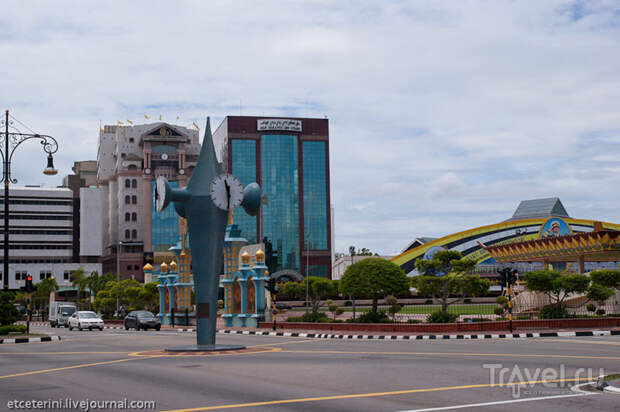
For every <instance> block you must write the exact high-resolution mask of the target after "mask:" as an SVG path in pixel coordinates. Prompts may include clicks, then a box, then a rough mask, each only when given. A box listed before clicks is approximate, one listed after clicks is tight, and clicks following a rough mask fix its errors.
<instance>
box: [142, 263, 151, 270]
mask: <svg viewBox="0 0 620 412" xmlns="http://www.w3.org/2000/svg"><path fill="white" fill-rule="evenodd" d="M142 270H143V271H145V272H152V271H153V266H151V264H150V263H147V264H146V265H144V267H143V268H142Z"/></svg>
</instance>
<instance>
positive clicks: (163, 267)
mask: <svg viewBox="0 0 620 412" xmlns="http://www.w3.org/2000/svg"><path fill="white" fill-rule="evenodd" d="M159 268H160V270H161V272H162V273H164V272H167V271H168V265H166V262H163V263H162V264H161V265H160V266H159Z"/></svg>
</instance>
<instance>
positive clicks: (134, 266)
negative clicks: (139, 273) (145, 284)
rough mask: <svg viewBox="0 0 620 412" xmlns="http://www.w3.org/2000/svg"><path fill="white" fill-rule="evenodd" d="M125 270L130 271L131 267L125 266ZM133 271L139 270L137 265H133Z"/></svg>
mask: <svg viewBox="0 0 620 412" xmlns="http://www.w3.org/2000/svg"><path fill="white" fill-rule="evenodd" d="M127 270H132V269H131V265H127ZM133 270H140V266H138V265H133Z"/></svg>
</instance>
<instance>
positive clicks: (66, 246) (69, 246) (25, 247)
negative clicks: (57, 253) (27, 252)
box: [9, 244, 72, 249]
mask: <svg viewBox="0 0 620 412" xmlns="http://www.w3.org/2000/svg"><path fill="white" fill-rule="evenodd" d="M71 248H72V246H71V245H15V244H9V249H71Z"/></svg>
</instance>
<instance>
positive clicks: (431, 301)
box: [424, 299, 433, 305]
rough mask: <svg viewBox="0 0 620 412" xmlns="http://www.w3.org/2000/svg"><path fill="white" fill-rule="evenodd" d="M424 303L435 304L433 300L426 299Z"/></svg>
mask: <svg viewBox="0 0 620 412" xmlns="http://www.w3.org/2000/svg"><path fill="white" fill-rule="evenodd" d="M424 303H426V304H427V305H432V304H433V299H426V300H425V301H424Z"/></svg>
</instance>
